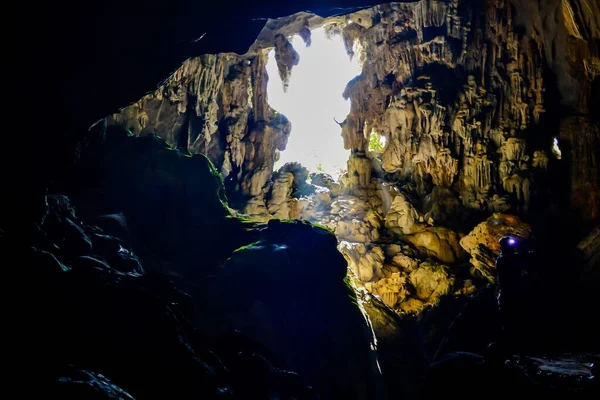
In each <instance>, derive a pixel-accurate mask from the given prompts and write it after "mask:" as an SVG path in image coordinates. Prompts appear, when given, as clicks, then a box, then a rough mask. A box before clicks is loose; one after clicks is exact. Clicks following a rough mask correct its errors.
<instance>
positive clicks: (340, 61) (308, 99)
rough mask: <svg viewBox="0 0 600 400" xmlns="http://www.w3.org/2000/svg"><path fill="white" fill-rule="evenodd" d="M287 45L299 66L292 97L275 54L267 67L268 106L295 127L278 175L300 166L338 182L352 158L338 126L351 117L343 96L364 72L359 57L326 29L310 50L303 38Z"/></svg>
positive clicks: (319, 31)
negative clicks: (289, 166)
mask: <svg viewBox="0 0 600 400" xmlns="http://www.w3.org/2000/svg"><path fill="white" fill-rule="evenodd" d="M288 40H290V42H291V43H292V45H293V46H294V48H295V49H296V51H297V52H298V54H299V56H300V61H299V63H298V65H296V66H295V67H294V68H293V69H292V73H291V79H290V82H289V87H288V88H287V91H285V92H284V90H283V84H282V81H281V78H280V76H279V72H278V70H277V63H276V61H275V51H274V50H271V52H270V53H269V58H268V61H267V73H268V74H269V82H268V86H267V96H268V101H269V104H270V106H271V107H273V108H274V109H275V110H277V111H278V112H280V113H282V114H283V115H285V116H286V117H287V118H288V119H289V120H290V122H291V123H292V130H291V133H290V136H289V140H288V143H287V146H286V149H285V150H284V151H282V152H281V154H280V158H279V160H278V161H277V163H276V164H275V170H277V169H279V168H280V167H281V166H283V165H284V164H285V163H287V162H294V161H295V162H299V163H301V164H302V165H303V166H305V167H306V168H308V170H309V171H310V172H325V173H328V174H330V175H331V176H332V177H333V178H334V179H337V178H338V177H339V175H340V173H341V172H342V171H344V170H345V169H346V164H347V161H348V157H349V156H350V152H349V150H345V149H344V143H343V140H342V137H341V128H340V126H339V125H338V124H337V123H336V122H335V120H337V121H339V122H341V121H343V120H344V119H345V118H346V116H347V115H348V112H349V111H350V100H345V99H344V98H343V97H342V93H343V92H344V89H345V88H346V85H347V84H348V82H349V81H350V80H352V78H354V77H356V76H357V75H359V74H360V73H361V71H362V66H361V64H360V61H359V57H358V56H356V55H355V56H354V57H353V58H352V59H351V58H350V56H349V55H348V54H347V53H346V49H345V46H344V41H343V39H342V37H341V35H328V33H327V32H326V30H325V28H317V29H314V30H313V31H312V32H311V40H312V43H311V45H310V46H309V47H307V46H306V45H305V43H304V41H303V40H302V38H301V37H300V36H298V35H295V36H294V37H292V38H288ZM334 119H335V120H334Z"/></svg>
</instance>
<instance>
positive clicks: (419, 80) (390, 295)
mask: <svg viewBox="0 0 600 400" xmlns="http://www.w3.org/2000/svg"><path fill="white" fill-rule="evenodd" d="M597 8H598V7H597V5H594V4H591V2H589V1H587V0H560V1H559V0H553V1H550V2H540V1H525V0H489V1H483V2H470V1H466V0H447V1H430V0H419V1H414V2H402V3H390V4H384V5H378V6H375V7H371V8H364V9H361V10H359V11H352V12H349V13H348V14H346V15H336V16H333V17H329V18H322V17H319V16H317V15H314V14H310V13H305V12H302V13H298V14H295V15H292V16H289V17H283V18H278V19H274V20H268V21H267V23H266V25H265V27H264V28H263V30H262V32H261V33H260V34H259V36H258V38H257V39H256V41H255V42H254V44H253V45H252V46H251V47H250V49H249V50H248V52H247V53H246V54H243V55H238V54H217V55H204V56H198V57H194V58H191V59H189V60H187V61H186V62H185V63H184V64H183V65H182V66H181V67H180V68H179V69H178V70H176V71H175V72H174V73H173V74H172V75H171V76H170V77H169V78H168V79H166V80H165V81H164V82H162V83H161V85H160V86H159V87H158V88H157V89H156V90H155V91H153V92H151V93H149V94H148V95H146V96H145V97H143V98H142V99H140V100H139V101H138V102H136V103H134V104H132V105H130V106H128V107H126V108H124V109H122V110H121V111H120V112H118V113H116V114H113V115H111V116H109V117H107V118H106V119H105V120H104V123H105V124H106V125H108V126H113V125H119V126H122V127H125V128H127V129H129V130H130V131H131V133H132V134H134V135H141V136H144V135H147V134H150V133H153V134H157V135H159V136H161V137H163V138H165V139H166V140H167V141H168V142H169V143H171V145H173V146H175V147H177V148H179V149H181V150H182V151H187V152H190V153H192V154H195V153H201V154H205V155H206V156H207V157H208V158H209V159H210V160H211V161H212V162H213V163H214V165H215V166H216V168H217V170H218V171H219V172H220V173H221V174H222V176H223V179H224V181H225V186H226V188H227V196H228V198H229V200H230V205H231V206H232V207H233V208H234V209H235V210H236V212H237V213H239V214H240V215H245V216H247V217H248V218H251V219H254V220H257V221H268V220H270V219H274V218H276V219H288V218H291V219H306V220H309V221H312V222H316V223H320V224H322V225H325V226H326V227H328V228H329V229H331V230H332V231H333V232H334V233H335V235H336V236H337V238H338V241H339V247H340V250H341V251H342V253H343V254H344V256H345V257H346V259H347V260H348V263H349V268H350V271H352V273H353V274H355V275H356V277H357V278H358V280H357V281H356V283H357V284H358V285H359V286H360V285H364V287H366V288H367V289H368V290H370V291H371V292H372V293H374V294H376V295H377V296H379V297H380V298H381V300H382V301H383V302H384V303H385V304H386V305H388V306H390V307H392V308H394V309H395V310H396V311H398V312H400V313H401V312H402V311H403V310H404V311H407V310H408V311H409V312H412V311H415V310H417V311H418V310H422V309H423V308H424V307H425V306H426V305H428V304H433V303H435V301H436V300H435V299H437V295H436V296H433V297H427V298H423V292H422V290H421V292H419V289H418V288H416V287H415V284H417V286H419V284H420V283H421V282H425V281H427V282H438V284H439V285H440V289H439V291H437V292H436V291H434V293H439V294H442V293H451V292H452V293H453V292H457V293H471V292H472V291H473V290H474V288H475V287H478V285H480V286H481V285H486V284H488V283H493V282H494V273H493V264H494V259H495V257H496V255H497V250H498V249H497V243H495V242H494V241H496V240H497V239H498V238H499V236H498V235H499V233H500V231H499V230H501V229H500V226H509V227H512V228H514V229H516V230H510V229H508V230H506V231H507V232H508V231H510V232H513V233H522V234H524V236H526V237H529V236H530V234H531V231H530V228H529V226H527V225H526V224H524V223H522V222H521V220H520V219H518V218H516V217H515V215H518V216H521V217H522V218H523V220H524V221H528V222H531V223H532V224H533V223H536V224H537V225H541V226H542V229H544V228H543V226H545V225H544V224H545V222H544V221H545V220H546V219H547V218H549V217H548V216H549V215H553V214H552V213H554V215H556V213H557V210H558V209H560V208H561V207H565V206H567V205H568V206H571V211H570V214H569V216H567V215H566V214H565V216H564V217H561V218H562V221H564V223H567V224H568V223H570V221H571V220H572V221H577V223H576V224H575V223H573V224H572V225H571V226H573V228H572V229H579V230H580V232H579V231H578V232H577V234H576V235H574V236H575V239H580V238H581V236H582V235H584V234H586V233H587V232H588V231H589V229H591V228H592V227H593V226H594V224H597V222H598V215H600V210H598V204H600V201H598V199H600V184H599V183H598V182H599V179H598V175H599V173H600V172H599V170H600V166H599V165H598V160H597V158H598V157H597V153H598V151H597V149H598V148H599V143H598V138H599V137H600V133H599V132H600V131H599V124H598V122H597V119H595V117H594V116H593V115H594V112H595V111H596V108H597V107H596V104H597V103H598V102H597V99H598V93H600V92H599V91H598V88H597V86H598V79H599V78H598V71H599V68H598V66H599V65H600V64H599V61H598V54H599V52H600V48H599V40H600V32H599V30H598V29H599V28H598V27H599V26H600V23H599V21H598V15H600V12H597V11H598V9H597ZM318 27H324V28H325V29H326V30H327V32H329V33H330V34H332V35H333V34H338V35H342V37H343V41H344V43H345V46H346V51H347V53H348V55H349V57H357V58H359V60H360V61H361V63H362V73H361V74H360V75H359V76H357V77H355V78H354V79H352V80H351V81H350V82H348V84H347V86H346V88H345V90H344V92H343V93H342V95H343V97H344V98H346V99H348V100H350V104H351V107H350V112H349V114H348V115H347V117H346V119H345V120H344V121H342V122H339V125H340V134H341V135H342V137H343V140H344V147H345V148H346V149H348V150H350V151H351V155H350V157H349V159H348V164H347V171H346V173H345V174H344V175H343V176H342V177H341V178H340V179H339V182H336V181H335V180H334V179H333V178H331V177H328V176H325V175H323V174H309V173H310V171H306V170H305V169H303V167H302V166H300V165H293V164H290V165H287V166H284V167H283V168H281V169H280V170H279V171H274V170H273V168H274V164H275V161H276V160H277V157H278V153H279V152H280V151H284V150H285V147H286V143H287V138H288V136H289V135H290V132H292V134H293V131H292V126H291V124H290V123H289V121H288V120H287V119H286V118H285V116H284V115H281V114H280V113H278V112H277V111H276V110H274V109H272V108H271V107H270V106H269V103H268V98H267V92H266V88H267V82H268V76H267V74H266V70H265V63H266V60H267V55H268V53H269V51H274V52H275V59H276V62H277V66H278V70H279V74H280V76H281V78H282V81H283V84H284V86H285V85H286V84H287V82H288V80H289V79H293V67H294V66H295V65H297V64H298V63H301V62H302V60H300V59H299V57H298V54H297V52H296V50H295V49H294V48H293V47H292V45H291V42H290V41H289V38H290V37H292V36H293V35H300V36H301V37H302V38H303V39H304V41H305V43H306V45H310V30H311V29H315V28H318ZM309 117H310V116H307V118H309ZM371 135H377V136H379V137H383V138H385V146H384V147H383V149H382V151H381V152H376V151H372V150H371V149H369V139H370V137H371ZM559 153H560V154H559ZM565 199H566V200H565ZM565 201H566V202H567V203H565ZM532 207H534V208H535V210H534V211H535V212H534V213H532V212H531V209H532ZM499 213H500V214H499ZM490 215H493V216H492V217H490ZM530 215H531V218H528V216H530ZM488 217H489V218H490V219H488V220H487V221H486V222H483V223H482V224H480V225H478V226H476V225H477V223H479V222H481V221H484V220H486V218H488ZM571 217H572V218H571ZM552 218H553V217H552ZM540 220H541V221H542V223H541V224H540V223H539V221H540ZM498 221H501V222H499V224H500V225H498V226H496V225H494V224H496V222H498ZM513 222H514V223H513ZM556 225H557V226H558V224H556ZM474 227H475V229H474V230H473V228H474ZM512 228H511V229H512ZM470 231H472V232H471V234H469V235H467V233H468V232H470ZM503 233H504V231H503ZM534 233H535V232H534ZM465 235H467V236H465ZM465 251H466V252H465ZM469 258H470V260H469ZM467 261H468V262H470V265H471V266H472V271H471V273H472V274H474V275H473V276H470V277H462V278H460V279H459V278H458V277H457V271H459V270H460V271H462V266H464V265H465V263H466V262H467ZM441 264H444V265H445V266H446V267H444V268H442V267H441ZM433 266H440V267H439V268H438V267H435V268H434V267H433ZM436 268H437V269H436ZM434 269H435V271H436V274H437V275H435V277H429V276H430V275H432V274H433V272H431V271H433V270H434ZM421 274H423V276H424V277H429V278H427V279H425V278H418V279H417V278H416V277H421ZM438 275H439V276H438ZM442 275H444V276H443V277H442ZM411 276H412V277H413V278H412V279H411ZM467 278H468V279H467ZM471 278H473V279H474V280H471ZM467 281H468V282H469V283H468V285H467V284H466V282H467ZM419 293H421V295H419Z"/></svg>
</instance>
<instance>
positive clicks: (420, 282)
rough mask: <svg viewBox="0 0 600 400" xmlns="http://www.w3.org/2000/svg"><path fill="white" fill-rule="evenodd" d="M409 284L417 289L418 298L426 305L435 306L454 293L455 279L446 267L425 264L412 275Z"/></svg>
mask: <svg viewBox="0 0 600 400" xmlns="http://www.w3.org/2000/svg"><path fill="white" fill-rule="evenodd" d="M408 279H409V282H410V284H411V285H413V287H414V288H415V290H416V292H415V295H416V298H417V299H419V300H421V301H423V302H424V303H428V304H434V303H435V302H437V300H438V299H439V298H440V296H443V295H445V294H449V293H451V291H452V287H453V285H454V277H453V276H452V275H450V273H449V272H448V268H447V267H446V266H445V265H441V264H436V263H430V262H424V263H421V264H420V265H419V268H417V269H416V270H414V271H413V272H411V273H410V275H409V277H408Z"/></svg>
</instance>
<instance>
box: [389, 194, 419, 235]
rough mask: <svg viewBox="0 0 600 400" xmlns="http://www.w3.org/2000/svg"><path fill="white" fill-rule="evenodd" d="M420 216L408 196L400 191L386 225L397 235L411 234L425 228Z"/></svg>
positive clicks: (393, 202)
mask: <svg viewBox="0 0 600 400" xmlns="http://www.w3.org/2000/svg"><path fill="white" fill-rule="evenodd" d="M419 217H420V216H419V213H418V211H417V210H416V209H415V207H414V206H413V205H412V204H411V203H410V202H409V201H408V200H407V198H406V196H405V195H403V194H402V193H398V194H397V196H396V197H394V200H393V201H392V204H391V206H390V209H389V212H388V214H387V216H386V218H385V227H386V229H387V230H388V231H390V232H393V233H395V234H397V235H409V234H411V233H415V232H418V231H420V230H423V229H424V226H423V224H420V223H419Z"/></svg>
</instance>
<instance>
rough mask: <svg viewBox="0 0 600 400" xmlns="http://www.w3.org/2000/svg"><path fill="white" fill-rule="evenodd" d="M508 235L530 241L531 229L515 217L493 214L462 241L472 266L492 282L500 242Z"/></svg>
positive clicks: (461, 243)
mask: <svg viewBox="0 0 600 400" xmlns="http://www.w3.org/2000/svg"><path fill="white" fill-rule="evenodd" d="M506 235H514V236H516V237H519V238H523V239H529V237H530V236H531V228H530V227H529V225H528V224H526V223H524V222H522V221H521V220H520V219H519V218H518V217H515V216H513V215H507V214H493V215H492V216H491V217H490V218H488V219H487V221H484V222H482V223H480V224H479V225H477V226H476V227H475V229H473V230H472V231H471V233H469V234H468V235H467V236H465V237H463V238H462V239H461V240H460V245H461V246H462V248H463V249H465V251H466V252H467V253H469V254H470V255H471V260H470V261H471V264H473V266H474V267H475V268H476V269H477V270H479V271H480V272H481V273H482V274H483V275H484V276H485V277H486V278H487V279H489V280H491V281H493V280H494V276H495V275H494V273H493V271H494V269H495V266H496V258H497V257H498V255H499V254H500V243H499V240H500V238H502V237H503V236H506Z"/></svg>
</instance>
